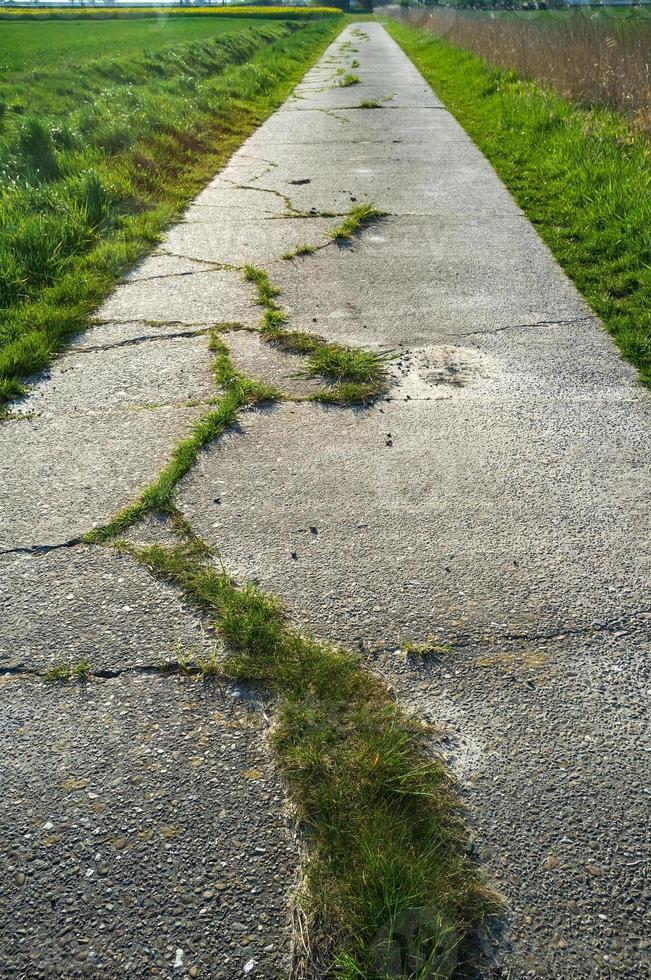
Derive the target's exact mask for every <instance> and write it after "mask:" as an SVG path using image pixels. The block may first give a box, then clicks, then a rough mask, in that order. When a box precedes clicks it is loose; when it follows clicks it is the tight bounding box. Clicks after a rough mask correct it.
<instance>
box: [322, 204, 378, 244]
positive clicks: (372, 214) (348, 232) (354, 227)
mask: <svg viewBox="0 0 651 980" xmlns="http://www.w3.org/2000/svg"><path fill="white" fill-rule="evenodd" d="M382 217H384V211H379V210H378V209H377V208H376V207H374V205H373V204H369V203H366V204H356V205H355V207H354V208H351V211H350V214H349V215H348V216H347V217H346V218H345V219H344V221H342V222H341V224H340V225H337V227H336V228H333V229H332V231H331V232H330V237H331V238H332V239H333V241H335V242H345V241H349V240H350V239H351V238H352V237H353V235H355V234H356V233H357V232H358V231H359V230H360V228H362V227H363V226H364V225H366V224H368V223H369V222H370V221H374V220H375V219H376V218H382Z"/></svg>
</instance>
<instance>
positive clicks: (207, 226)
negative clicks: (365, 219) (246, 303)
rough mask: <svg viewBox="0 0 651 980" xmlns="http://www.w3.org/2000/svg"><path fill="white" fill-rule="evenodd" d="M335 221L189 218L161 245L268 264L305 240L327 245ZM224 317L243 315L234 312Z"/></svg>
mask: <svg viewBox="0 0 651 980" xmlns="http://www.w3.org/2000/svg"><path fill="white" fill-rule="evenodd" d="M265 196H269V195H265ZM335 224H336V221H333V220H332V218H330V219H327V218H316V217H315V218H289V217H288V218H286V219H285V220H283V221H261V220H259V219H258V220H256V221H242V220H241V219H240V220H238V221H236V222H234V221H219V220H213V221H202V222H200V223H197V222H188V223H186V224H179V225H176V226H175V227H174V228H173V229H172V230H171V231H170V232H169V233H168V235H167V236H166V238H165V240H164V241H163V242H162V244H161V249H162V250H164V251H168V252H172V253H176V254H178V255H184V256H189V257H190V258H193V259H202V260H203V261H210V262H232V263H233V264H235V265H238V266H244V265H246V264H247V263H249V264H251V265H256V266H259V267H262V268H265V267H267V266H268V265H270V264H271V263H272V262H274V261H277V260H278V259H280V257H281V256H282V255H284V254H285V253H286V252H290V251H292V250H293V249H294V248H296V247H297V246H298V245H301V244H304V243H305V242H314V244H315V245H324V244H325V243H326V242H327V241H328V240H329V232H330V230H331V229H332V228H333V226H334V225H335ZM193 278H194V277H193ZM259 318H260V313H259V311H258V319H259ZM222 319H224V320H238V319H240V318H239V316H237V315H233V316H224V317H223V318H222ZM249 320H250V316H247V320H246V321H245V322H248V321H249Z"/></svg>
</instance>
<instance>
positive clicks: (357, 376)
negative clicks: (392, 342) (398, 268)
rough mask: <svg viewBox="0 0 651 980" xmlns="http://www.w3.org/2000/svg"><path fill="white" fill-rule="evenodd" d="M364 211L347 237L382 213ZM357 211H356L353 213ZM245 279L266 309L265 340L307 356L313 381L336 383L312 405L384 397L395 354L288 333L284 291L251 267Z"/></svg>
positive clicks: (316, 394)
mask: <svg viewBox="0 0 651 980" xmlns="http://www.w3.org/2000/svg"><path fill="white" fill-rule="evenodd" d="M361 209H362V210H363V216H358V215H357V214H355V213H351V215H349V216H348V218H347V219H346V220H347V221H353V222H354V227H351V228H350V229H347V234H350V235H352V234H353V232H354V230H355V228H357V227H359V225H360V223H361V221H362V220H365V219H366V217H368V215H369V213H370V211H372V212H374V213H377V214H379V213H380V212H376V211H375V208H372V206H371V205H362V206H361ZM369 209H370V211H369ZM357 210H358V209H353V212H356V211H357ZM244 276H245V278H246V280H247V281H248V282H252V283H254V284H255V286H256V288H257V294H258V296H257V300H258V303H259V304H260V305H261V306H262V307H263V308H264V313H263V317H262V325H261V328H260V336H261V337H262V339H263V340H266V341H267V342H268V343H273V344H277V345H278V346H279V347H282V348H283V349H284V350H287V351H290V352H291V353H293V354H307V355H308V361H307V367H306V370H305V373H306V374H307V375H308V376H310V377H322V378H325V379H326V380H328V381H332V382H335V383H336V387H334V388H330V389H324V390H323V391H317V392H314V394H312V395H310V399H311V400H312V401H319V402H323V403H330V404H336V405H350V404H354V403H357V402H361V403H367V402H369V401H372V400H373V399H374V398H377V397H378V396H379V395H382V394H384V392H385V391H386V390H387V387H388V381H389V377H388V372H387V369H386V362H387V361H388V360H390V359H391V357H392V354H390V353H379V354H378V353H374V352H373V351H367V350H362V349H361V348H355V347H342V346H341V345H339V344H334V343H330V342H328V341H326V340H324V338H323V337H319V335H318V334H313V333H307V332H305V331H302V330H287V329H285V327H284V326H283V324H284V323H286V322H287V314H286V313H285V312H284V310H282V308H281V307H280V305H279V303H278V302H277V297H278V296H279V295H280V290H279V288H278V287H277V286H275V285H274V284H273V283H272V282H271V280H270V278H269V275H268V273H267V272H266V271H265V270H264V269H259V268H257V267H256V266H252V265H247V266H246V268H245V270H244Z"/></svg>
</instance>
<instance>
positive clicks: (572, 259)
mask: <svg viewBox="0 0 651 980" xmlns="http://www.w3.org/2000/svg"><path fill="white" fill-rule="evenodd" d="M388 29H389V31H390V32H391V34H392V35H393V36H394V37H395V39H396V40H397V41H398V42H399V43H400V44H401V45H402V47H403V48H404V50H405V52H406V53H407V55H409V57H410V58H411V59H412V60H413V62H414V63H415V64H416V66H417V67H418V68H419V69H420V71H421V72H422V73H423V75H424V76H425V78H426V79H427V81H428V82H430V84H431V85H432V86H433V88H434V89H435V90H436V92H437V93H438V94H439V96H440V97H441V98H442V100H443V101H444V102H445V104H446V105H447V107H448V108H449V109H450V110H451V111H452V112H453V113H454V115H455V116H456V118H457V119H458V120H459V122H460V123H461V125H462V126H463V127H464V129H466V130H467V132H468V133H469V134H470V136H471V137H472V139H473V140H474V141H475V143H476V144H477V145H478V146H479V148H480V149H481V150H482V152H483V153H484V154H485V155H486V156H487V158H488V159H489V160H490V162H491V163H492V165H493V166H494V167H495V169H496V171H497V173H498V174H499V176H500V177H501V179H502V180H503V181H504V183H505V184H506V186H507V187H508V189H509V190H510V191H511V193H512V194H513V196H514V197H515V199H516V201H517V203H518V204H519V205H520V207H521V208H522V209H523V211H524V212H525V214H526V215H527V217H528V218H529V219H530V220H531V221H532V222H533V224H534V225H535V226H536V229H537V231H538V232H539V234H540V235H541V237H542V238H543V239H544V241H545V242H546V243H547V245H548V246H549V248H550V249H551V251H552V252H553V253H554V255H555V256H556V258H557V259H558V261H559V263H560V264H561V266H562V267H563V269H564V270H565V272H566V273H567V274H568V275H569V277H570V278H571V279H573V280H574V283H575V284H576V286H577V288H578V289H579V291H580V292H581V293H582V294H583V296H584V297H585V299H586V300H587V302H588V303H589V304H590V306H591V307H592V309H593V310H594V312H595V313H596V314H597V316H599V317H600V318H601V320H602V321H603V323H604V324H605V326H606V328H607V329H608V330H609V331H610V333H611V334H612V335H613V337H614V338H615V341H616V343H617V345H618V346H619V349H620V351H621V352H622V354H623V355H624V357H626V358H627V359H628V360H630V361H631V362H632V363H633V364H634V365H635V366H636V367H637V368H638V369H639V371H640V380H641V381H642V382H643V383H645V384H646V385H651V250H650V248H649V228H650V227H651V167H650V166H649V161H650V160H651V147H650V145H649V141H648V139H645V138H644V137H643V136H642V135H640V134H639V133H636V132H633V130H632V129H631V128H630V126H629V125H627V123H626V121H625V120H624V119H623V118H622V117H621V116H617V115H616V114H615V113H613V112H609V111H607V110H605V109H599V108H596V107H593V108H589V109H588V108H581V107H580V106H576V105H572V104H571V103H570V102H568V101H566V100H565V99H563V98H561V97H560V96H558V95H555V94H553V93H552V92H549V91H545V90H543V89H541V88H539V87H538V86H537V85H536V84H534V83H532V82H525V81H522V80H520V79H518V77H517V76H516V75H515V73H514V72H513V71H502V70H500V69H498V68H495V67H491V66H489V65H487V64H486V63H484V62H482V61H481V60H480V59H479V58H478V57H476V56H475V55H473V54H471V53H470V52H468V51H463V50H461V49H460V48H456V47H454V46H453V45H451V44H449V43H447V42H445V41H443V40H440V39H438V38H436V37H434V36H432V35H431V34H426V33H424V32H422V31H418V30H414V29H413V28H408V27H404V26H402V25H399V24H395V23H391V24H390V25H389V26H388Z"/></svg>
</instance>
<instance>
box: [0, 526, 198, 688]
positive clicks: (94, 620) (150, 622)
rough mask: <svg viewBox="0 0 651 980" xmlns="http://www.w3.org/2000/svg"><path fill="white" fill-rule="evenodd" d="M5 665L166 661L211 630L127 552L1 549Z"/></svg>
mask: <svg viewBox="0 0 651 980" xmlns="http://www.w3.org/2000/svg"><path fill="white" fill-rule="evenodd" d="M0 569H1V571H0V575H1V577H2V580H3V581H4V582H6V583H11V587H10V588H8V589H4V590H3V592H2V594H1V595H0V621H1V622H2V636H1V637H0V673H1V672H2V671H6V670H18V669H20V670H24V671H29V672H32V673H43V672H44V671H47V670H49V669H50V668H52V667H54V666H56V665H58V664H62V663H68V664H71V665H73V666H76V665H77V664H79V663H80V662H81V661H84V660H85V661H86V662H87V663H88V664H89V665H90V668H91V669H92V670H93V671H96V670H101V671H106V670H109V671H117V672H124V671H129V670H134V669H136V668H137V669H142V668H145V667H156V666H161V665H162V664H164V663H165V662H167V661H169V660H178V659H179V656H180V655H184V654H188V653H190V652H191V651H192V650H194V651H195V652H203V651H205V650H208V649H213V648H214V646H215V643H216V639H215V637H214V635H213V634H212V633H211V632H210V631H206V629H205V627H204V625H203V624H202V622H201V620H200V619H199V618H198V617H197V615H196V614H195V613H194V612H193V611H191V610H189V609H187V608H186V607H185V606H184V605H183V603H182V601H181V599H180V597H179V595H178V593H177V592H176V591H175V590H174V589H172V588H171V587H170V586H167V585H165V584H163V583H160V582H155V581H154V580H153V579H152V577H151V576H150V575H149V573H148V572H147V571H146V570H145V569H144V568H142V566H141V565H139V564H138V563H137V562H135V561H134V560H133V559H132V558H130V557H129V556H128V555H121V554H118V553H117V552H115V551H112V550H109V549H107V548H91V547H88V546H85V545H80V546H77V547H75V548H59V549H57V550H55V551H50V552H48V553H45V554H11V555H4V556H0Z"/></svg>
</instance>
